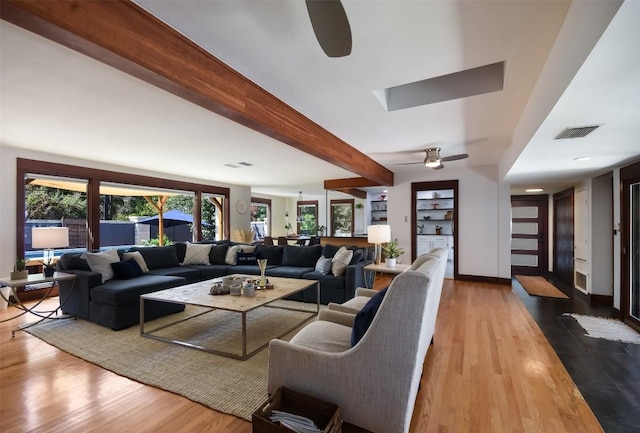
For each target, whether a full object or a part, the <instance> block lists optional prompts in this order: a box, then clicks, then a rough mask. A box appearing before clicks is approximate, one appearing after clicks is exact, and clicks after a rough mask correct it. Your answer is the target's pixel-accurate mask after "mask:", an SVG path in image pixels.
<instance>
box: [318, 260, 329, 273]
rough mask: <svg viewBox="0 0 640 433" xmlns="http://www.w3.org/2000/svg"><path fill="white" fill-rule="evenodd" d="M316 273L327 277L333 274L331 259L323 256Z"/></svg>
mask: <svg viewBox="0 0 640 433" xmlns="http://www.w3.org/2000/svg"><path fill="white" fill-rule="evenodd" d="M316 272H319V273H321V274H322V275H327V274H328V273H329V272H331V259H329V258H327V257H323V256H321V257H320V258H319V259H318V262H317V263H316Z"/></svg>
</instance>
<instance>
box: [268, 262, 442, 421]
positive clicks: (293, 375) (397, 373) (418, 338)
mask: <svg viewBox="0 0 640 433" xmlns="http://www.w3.org/2000/svg"><path fill="white" fill-rule="evenodd" d="M446 261H447V252H446V250H441V251H440V250H438V251H432V252H431V254H428V255H424V256H421V257H419V258H418V259H417V260H416V262H414V265H415V266H414V265H412V267H411V268H410V269H409V270H408V271H406V272H404V273H402V274H400V275H398V276H397V277H396V278H395V279H394V280H393V281H392V282H391V284H390V286H389V289H388V291H387V294H386V296H385V297H384V299H383V301H382V303H381V305H380V308H379V309H378V312H377V314H376V315H375V317H374V319H373V321H372V323H371V325H370V327H369V329H368V330H367V332H366V333H365V334H364V336H363V337H362V339H361V340H360V342H358V343H357V344H356V345H355V346H353V347H351V330H352V329H351V324H352V322H353V318H354V317H355V316H354V315H353V314H349V313H346V312H342V311H336V310H327V311H323V312H322V314H321V316H320V317H319V320H318V321H316V322H312V323H310V324H308V325H307V326H305V327H304V328H303V329H302V330H300V331H299V332H298V333H297V334H296V335H295V336H294V337H293V338H292V339H291V341H289V342H286V341H282V340H272V341H271V343H270V345H269V372H268V392H269V393H274V392H275V391H276V390H277V389H278V387H280V386H285V387H287V388H290V389H293V390H295V391H298V392H301V393H304V394H308V395H311V396H314V397H317V398H320V399H323V400H326V401H329V402H332V403H334V404H337V405H339V406H340V407H341V409H342V414H343V419H344V420H345V421H347V422H350V423H352V424H355V425H358V426H360V427H362V428H365V429H368V430H371V431H374V432H383V433H387V432H389V433H396V432H408V431H409V425H410V423H411V416H412V414H413V408H414V405H415V398H416V395H417V392H418V384H419V382H420V376H421V374H422V366H423V363H424V359H425V356H426V354H427V350H428V348H429V342H430V341H431V338H432V336H433V332H434V329H435V320H436V314H437V310H438V305H437V304H438V303H439V300H440V292H441V290H442V283H443V277H444V267H445V266H446Z"/></svg>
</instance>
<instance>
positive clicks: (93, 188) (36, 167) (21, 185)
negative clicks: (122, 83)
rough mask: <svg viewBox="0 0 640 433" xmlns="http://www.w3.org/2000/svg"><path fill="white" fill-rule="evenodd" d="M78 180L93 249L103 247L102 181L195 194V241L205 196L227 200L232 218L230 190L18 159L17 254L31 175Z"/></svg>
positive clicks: (22, 251)
mask: <svg viewBox="0 0 640 433" xmlns="http://www.w3.org/2000/svg"><path fill="white" fill-rule="evenodd" d="M29 173H31V174H35V175H43V176H58V177H68V178H76V179H80V180H86V181H87V230H88V236H87V238H88V242H87V248H88V249H89V250H93V249H98V248H100V184H101V183H102V182H108V183H120V184H124V185H131V186H137V187H150V188H159V189H167V190H177V191H188V192H193V194H194V205H193V208H194V209H193V219H194V230H196V234H195V240H200V239H201V235H202V234H201V231H200V221H201V210H200V209H201V197H202V194H216V195H221V196H224V197H225V200H224V214H225V215H229V194H230V188H224V187H219V186H213V185H205V184H198V183H192V182H183V181H178V180H172V179H166V178H160V177H153V176H142V175H137V174H130V173H121V172H116V171H109V170H102V169H95V168H89V167H81V166H75V165H69V164H60V163H54V162H47V161H39V160H33V159H25V158H18V159H17V161H16V254H17V257H24V254H25V245H24V239H25V236H24V235H25V199H26V191H25V176H26V175H27V174H29ZM223 233H224V238H225V239H229V234H230V232H229V226H228V224H225V226H224V227H223Z"/></svg>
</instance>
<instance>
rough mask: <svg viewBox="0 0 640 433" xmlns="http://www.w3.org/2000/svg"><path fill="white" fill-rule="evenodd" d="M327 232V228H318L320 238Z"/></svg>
mask: <svg viewBox="0 0 640 433" xmlns="http://www.w3.org/2000/svg"><path fill="white" fill-rule="evenodd" d="M325 230H326V227H325V226H318V229H317V230H316V231H317V233H318V236H324V231H325Z"/></svg>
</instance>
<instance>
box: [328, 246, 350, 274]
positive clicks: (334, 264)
mask: <svg viewBox="0 0 640 433" xmlns="http://www.w3.org/2000/svg"><path fill="white" fill-rule="evenodd" d="M352 258H353V251H350V250H348V249H347V248H346V247H340V249H339V250H338V252H337V253H336V254H335V255H334V256H333V258H332V259H331V273H332V274H333V275H335V276H336V277H339V276H341V275H344V273H345V271H346V270H347V266H349V263H351V259H352Z"/></svg>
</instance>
